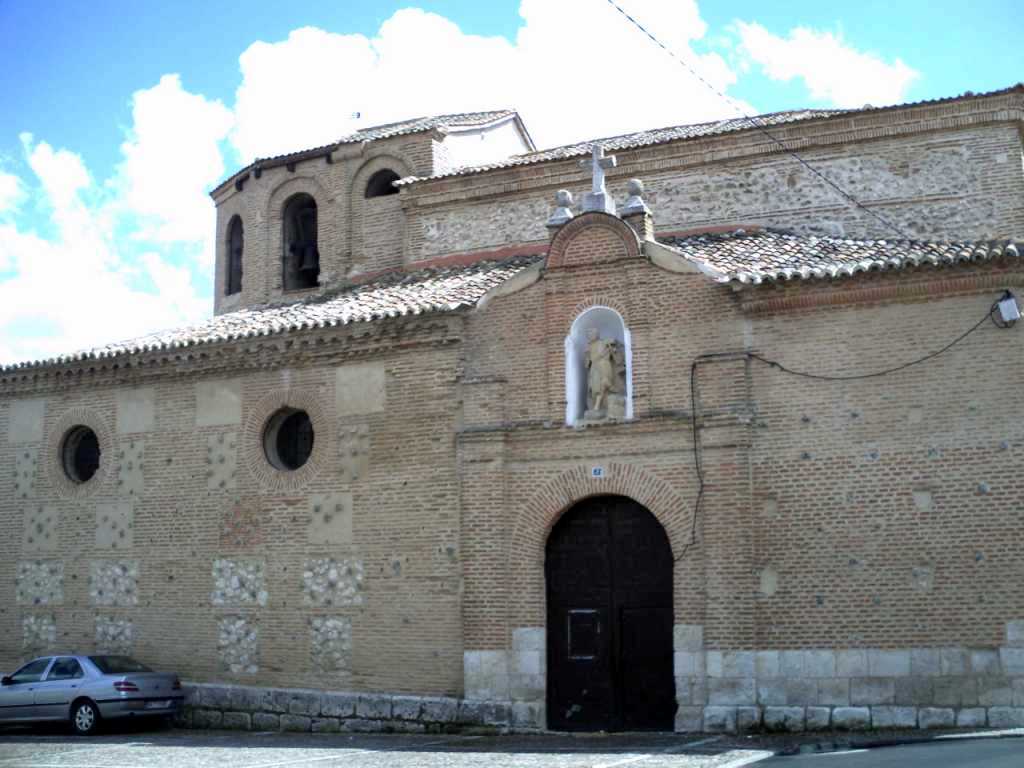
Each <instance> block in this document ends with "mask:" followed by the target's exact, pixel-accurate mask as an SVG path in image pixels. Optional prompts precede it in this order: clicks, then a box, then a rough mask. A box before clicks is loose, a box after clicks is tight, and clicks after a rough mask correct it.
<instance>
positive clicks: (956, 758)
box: [757, 737, 1024, 768]
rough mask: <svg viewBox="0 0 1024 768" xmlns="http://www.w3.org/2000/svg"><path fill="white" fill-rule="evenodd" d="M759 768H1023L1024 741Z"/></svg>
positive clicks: (814, 758) (835, 755)
mask: <svg viewBox="0 0 1024 768" xmlns="http://www.w3.org/2000/svg"><path fill="white" fill-rule="evenodd" d="M757 768H1024V738H1020V737H1015V738H1002V739H940V740H938V741H929V742H924V743H921V744H907V745H905V746H898V747H879V748H877V749H870V750H851V751H850V752H831V753H824V754H817V755H815V754H806V755H794V756H792V757H773V758H770V759H768V760H763V761H761V762H758V763H757Z"/></svg>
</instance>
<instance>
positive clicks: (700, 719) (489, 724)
mask: <svg viewBox="0 0 1024 768" xmlns="http://www.w3.org/2000/svg"><path fill="white" fill-rule="evenodd" d="M185 690H186V699H185V710H184V712H183V713H182V716H181V717H180V718H179V725H183V726H186V727H191V728H224V729H231V730H244V731H249V730H253V731H300V732H309V731H312V732H314V733H318V732H322V733H337V732H349V733H354V732H360V733H365V732H384V731H392V732H400V733H440V732H449V731H456V730H461V729H465V728H480V727H486V728H497V729H500V730H502V731H517V732H524V731H539V730H542V729H543V728H544V722H543V720H544V713H543V707H541V706H538V705H531V704H519V703H510V702H495V701H476V700H468V699H455V698H446V697H419V696H402V695H395V696H389V695H386V694H367V693H337V692H321V691H310V690H300V689H291V688H257V687H253V686H242V685H214V684H202V683H198V684H188V685H186V686H185ZM986 727H988V728H1022V727H1024V706H1020V707H1013V706H992V707H983V706H978V707H913V706H870V707H868V706H865V707H858V706H841V707H827V706H820V707H819V706H808V707H796V706H767V707H761V706H705V707H700V706H680V707H679V710H678V712H677V713H676V731H677V732H684V733H685V732H706V733H737V732H743V731H769V732H798V731H805V730H806V731H823V730H835V731H862V730H870V729H886V730H891V729H898V728H922V729H933V728H986Z"/></svg>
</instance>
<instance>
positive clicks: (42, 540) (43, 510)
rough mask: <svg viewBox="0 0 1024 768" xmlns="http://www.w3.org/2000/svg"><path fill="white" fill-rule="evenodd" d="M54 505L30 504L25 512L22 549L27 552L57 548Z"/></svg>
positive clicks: (47, 550) (49, 550)
mask: <svg viewBox="0 0 1024 768" xmlns="http://www.w3.org/2000/svg"><path fill="white" fill-rule="evenodd" d="M58 519H59V517H58V515H57V510H56V508H54V507H46V506H42V505H40V506H36V505H34V504H33V505H32V506H31V507H29V508H28V509H27V510H26V512H25V530H24V536H23V537H22V539H21V544H22V549H24V550H26V551H28V552H53V551H55V550H56V549H57V540H58V534H57V521H58Z"/></svg>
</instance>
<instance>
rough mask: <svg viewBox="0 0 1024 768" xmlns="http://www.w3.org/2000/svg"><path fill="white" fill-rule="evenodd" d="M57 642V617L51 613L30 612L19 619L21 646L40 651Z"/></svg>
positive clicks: (28, 650) (28, 649) (32, 650)
mask: <svg viewBox="0 0 1024 768" xmlns="http://www.w3.org/2000/svg"><path fill="white" fill-rule="evenodd" d="M56 642H57V619H56V618H55V617H54V615H53V614H52V613H46V614H43V613H30V614H28V615H27V616H25V617H24V618H22V620H21V647H22V649H23V650H25V651H26V652H28V653H41V652H43V651H46V650H48V649H50V648H52V647H53V646H54V645H55V644H56Z"/></svg>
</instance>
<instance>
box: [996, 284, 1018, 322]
mask: <svg viewBox="0 0 1024 768" xmlns="http://www.w3.org/2000/svg"><path fill="white" fill-rule="evenodd" d="M998 306H999V316H1000V317H1001V318H1002V320H1003V322H1004V323H1005V324H1006V325H1012V324H1013V323H1015V322H1017V321H1018V320H1020V305H1019V304H1018V303H1017V297H1016V296H1014V295H1013V293H1012V292H1010V291H1007V292H1006V293H1004V294H1003V298H1001V299H1000V300H999V302H998Z"/></svg>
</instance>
